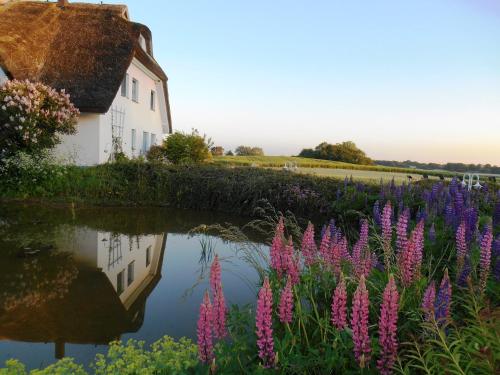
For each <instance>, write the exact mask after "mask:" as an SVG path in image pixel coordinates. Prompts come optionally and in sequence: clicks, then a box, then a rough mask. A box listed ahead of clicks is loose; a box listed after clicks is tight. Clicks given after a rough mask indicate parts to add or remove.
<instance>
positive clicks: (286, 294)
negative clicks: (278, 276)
mask: <svg viewBox="0 0 500 375" xmlns="http://www.w3.org/2000/svg"><path fill="white" fill-rule="evenodd" d="M278 316H279V318H280V322H281V323H283V324H290V323H291V322H292V317H293V292H292V279H291V278H290V277H288V279H287V281H286V285H285V288H284V289H283V291H282V292H281V296H280V304H279V308H278Z"/></svg>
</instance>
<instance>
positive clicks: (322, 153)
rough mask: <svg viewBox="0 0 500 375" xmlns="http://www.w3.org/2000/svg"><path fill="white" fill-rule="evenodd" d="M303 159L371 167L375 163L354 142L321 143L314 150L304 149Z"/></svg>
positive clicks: (301, 154) (302, 152)
mask: <svg viewBox="0 0 500 375" xmlns="http://www.w3.org/2000/svg"><path fill="white" fill-rule="evenodd" d="M299 156H301V157H305V158H314V159H323V160H333V161H342V162H345V163H352V164H362V165H370V164H373V161H372V160H371V159H370V158H369V157H367V156H366V154H365V153H364V152H363V151H362V150H360V149H359V148H358V147H357V146H356V144H355V143H354V142H351V141H349V142H342V143H337V144H329V143H326V142H323V143H320V144H319V145H317V146H316V148H315V149H314V150H312V149H310V148H309V149H304V150H302V151H301V153H300V154H299Z"/></svg>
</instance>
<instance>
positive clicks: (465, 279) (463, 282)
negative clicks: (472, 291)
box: [457, 256, 472, 288]
mask: <svg viewBox="0 0 500 375" xmlns="http://www.w3.org/2000/svg"><path fill="white" fill-rule="evenodd" d="M471 271H472V264H471V261H470V257H469V256H466V257H465V258H464V261H463V266H462V270H461V272H460V273H459V274H458V280H457V284H458V286H459V287H461V288H465V287H467V285H468V283H469V281H470V273H471Z"/></svg>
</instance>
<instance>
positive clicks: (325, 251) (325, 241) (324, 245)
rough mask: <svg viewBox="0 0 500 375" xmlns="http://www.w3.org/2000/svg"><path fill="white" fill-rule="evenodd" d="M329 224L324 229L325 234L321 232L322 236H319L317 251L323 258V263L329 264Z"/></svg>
mask: <svg viewBox="0 0 500 375" xmlns="http://www.w3.org/2000/svg"><path fill="white" fill-rule="evenodd" d="M330 245H331V243H330V226H328V227H327V228H326V230H325V234H323V238H321V244H320V246H319V253H320V254H321V257H322V258H323V262H324V263H325V264H330V263H331V259H330Z"/></svg>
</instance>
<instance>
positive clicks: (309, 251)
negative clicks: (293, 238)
mask: <svg viewBox="0 0 500 375" xmlns="http://www.w3.org/2000/svg"><path fill="white" fill-rule="evenodd" d="M317 250H318V249H317V247H316V243H315V242H314V225H312V224H311V223H309V225H308V226H307V229H306V231H305V232H304V236H303V237H302V246H301V251H302V255H303V256H304V261H305V264H306V266H311V265H312V264H313V263H314V262H315V261H316V252H317Z"/></svg>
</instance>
